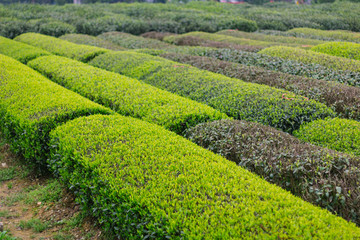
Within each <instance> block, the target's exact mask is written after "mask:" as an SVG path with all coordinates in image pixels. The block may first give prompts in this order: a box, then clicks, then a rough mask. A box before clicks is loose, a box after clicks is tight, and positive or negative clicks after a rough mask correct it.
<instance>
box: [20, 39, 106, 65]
mask: <svg viewBox="0 0 360 240" xmlns="http://www.w3.org/2000/svg"><path fill="white" fill-rule="evenodd" d="M15 40H16V41H19V42H23V43H26V44H29V45H33V46H36V47H40V48H42V49H44V50H47V51H49V52H51V53H53V54H56V55H60V56H65V57H69V58H74V59H76V60H79V61H85V62H86V61H89V60H90V59H92V58H94V57H95V56H97V55H99V54H102V53H105V52H107V51H109V50H107V49H104V48H98V47H93V46H87V45H79V44H75V43H71V42H68V41H65V40H62V39H58V38H55V37H50V36H46V35H42V34H38V33H24V34H22V35H20V36H18V37H16V38H15Z"/></svg>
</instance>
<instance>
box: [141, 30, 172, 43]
mask: <svg viewBox="0 0 360 240" xmlns="http://www.w3.org/2000/svg"><path fill="white" fill-rule="evenodd" d="M173 34H174V33H170V32H155V31H151V32H146V33H143V34H141V35H140V36H141V37H144V38H152V39H156V40H160V41H162V40H163V39H164V37H167V36H170V35H173Z"/></svg>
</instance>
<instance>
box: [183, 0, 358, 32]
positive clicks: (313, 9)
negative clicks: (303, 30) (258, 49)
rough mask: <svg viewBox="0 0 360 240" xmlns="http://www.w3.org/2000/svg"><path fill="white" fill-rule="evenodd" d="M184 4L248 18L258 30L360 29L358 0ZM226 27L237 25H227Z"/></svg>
mask: <svg viewBox="0 0 360 240" xmlns="http://www.w3.org/2000/svg"><path fill="white" fill-rule="evenodd" d="M184 7H186V8H189V9H196V10H202V11H207V12H211V13H217V14H227V15H230V16H240V17H242V18H246V19H251V20H254V21H256V23H257V25H258V27H259V29H272V30H281V31H286V30H289V29H292V28H300V27H307V28H318V29H326V30H332V29H344V30H350V31H360V22H359V21H358V19H359V3H351V2H346V1H336V2H335V3H325V4H318V5H316V4H312V5H306V4H303V5H301V6H297V5H295V4H292V3H285V2H276V3H269V4H265V5H263V6H256V5H249V4H236V5H234V4H222V3H217V2H202V1H192V2H189V3H188V4H186V5H184ZM228 29H237V28H234V27H228ZM238 29H239V28H238ZM239 30H241V29H239Z"/></svg>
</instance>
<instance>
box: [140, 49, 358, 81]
mask: <svg viewBox="0 0 360 240" xmlns="http://www.w3.org/2000/svg"><path fill="white" fill-rule="evenodd" d="M138 51H139V52H143V53H147V54H151V55H155V56H156V55H160V54H164V53H166V52H171V53H180V54H187V55H194V56H206V57H211V58H215V59H219V60H224V61H229V62H234V63H240V64H243V65H247V66H258V67H262V68H265V69H267V70H274V71H277V72H283V73H288V74H292V75H298V76H304V77H309V78H313V79H319V80H326V81H335V82H339V83H345V84H347V85H350V86H360V72H351V71H343V70H335V69H331V68H327V67H324V66H322V65H319V64H313V63H312V64H305V63H302V62H299V61H293V60H288V59H284V58H279V57H272V56H268V55H264V54H258V53H252V52H245V51H237V50H231V49H214V48H206V47H185V46H182V47H176V48H171V49H166V51H161V50H152V49H142V50H138Z"/></svg>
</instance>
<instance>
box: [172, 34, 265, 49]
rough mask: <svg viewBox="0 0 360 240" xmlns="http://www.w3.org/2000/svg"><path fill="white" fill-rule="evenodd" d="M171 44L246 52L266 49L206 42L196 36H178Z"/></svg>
mask: <svg viewBox="0 0 360 240" xmlns="http://www.w3.org/2000/svg"><path fill="white" fill-rule="evenodd" d="M171 43H172V44H175V45H178V46H202V47H209V48H228V49H234V50H239V51H246V52H258V51H260V50H261V49H263V48H265V47H262V46H251V45H240V44H235V43H227V42H218V41H212V40H205V39H202V38H200V37H195V36H184V35H181V36H179V37H178V36H176V37H174V38H173V39H171Z"/></svg>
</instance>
